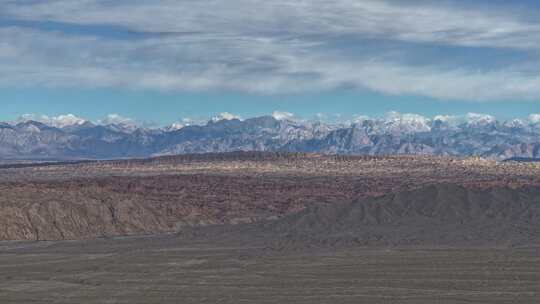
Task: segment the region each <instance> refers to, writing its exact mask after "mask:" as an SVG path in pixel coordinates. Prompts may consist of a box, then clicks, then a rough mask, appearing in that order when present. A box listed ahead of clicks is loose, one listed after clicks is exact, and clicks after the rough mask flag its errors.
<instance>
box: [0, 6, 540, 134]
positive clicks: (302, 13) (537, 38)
mask: <svg viewBox="0 0 540 304" xmlns="http://www.w3.org/2000/svg"><path fill="white" fill-rule="evenodd" d="M539 13H540V5H539V4H538V2H537V1H511V2H510V1H499V0H497V1H422V0H421V1H408V0H399V1H388V0H387V1H381V0H363V1H358V0H336V1H322V0H311V1H301V0H300V1H289V0H275V1H262V0H260V1H259V0H255V1H253V0H251V1H248V0H229V1H207V0H201V1H188V0H184V1H173V0H163V1H150V0H135V1H128V0H117V1H110V0H78V1H73V0H44V1H34V0H16V1H15V0H6V1H2V2H1V3H0V71H1V72H0V119H1V120H9V119H15V118H16V117H17V116H20V115H22V114H25V113H37V114H45V115H49V116H54V115H59V114H64V113H74V114H77V115H79V116H83V117H87V118H89V119H94V120H97V119H99V118H101V117H104V116H105V115H107V114H110V113H119V114H121V115H123V116H128V117H132V118H134V119H137V120H139V121H145V122H154V123H158V124H164V123H170V122H173V121H176V120H180V119H182V118H186V117H191V118H201V119H202V118H208V117H210V116H213V115H215V114H217V113H220V112H230V113H234V114H238V115H240V116H242V117H249V116H255V115H262V114H267V113H271V112H273V111H276V110H279V111H287V112H293V113H295V114H297V115H298V116H301V117H305V118H310V117H313V116H315V115H316V114H317V113H324V114H327V115H328V116H329V117H330V116H332V117H334V116H335V115H337V114H341V115H343V116H344V117H349V116H352V115H370V116H381V115H383V114H384V113H385V112H388V111H393V110H395V111H399V112H413V113H418V114H422V115H426V116H433V115H436V114H454V115H455V114H464V113H467V112H480V113H488V114H492V115H495V116H498V117H501V118H513V117H526V116H528V115H529V114H531V113H538V112H540V60H539V59H540V54H539V51H540V17H539V16H540V14H539Z"/></svg>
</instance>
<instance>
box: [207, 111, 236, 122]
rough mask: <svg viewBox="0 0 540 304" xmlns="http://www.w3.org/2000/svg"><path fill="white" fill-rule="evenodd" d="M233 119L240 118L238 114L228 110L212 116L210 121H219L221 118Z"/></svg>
mask: <svg viewBox="0 0 540 304" xmlns="http://www.w3.org/2000/svg"><path fill="white" fill-rule="evenodd" d="M233 119H240V116H237V115H234V114H231V113H229V112H223V113H220V114H219V115H217V116H214V117H212V119H211V121H213V122H217V121H221V120H233Z"/></svg>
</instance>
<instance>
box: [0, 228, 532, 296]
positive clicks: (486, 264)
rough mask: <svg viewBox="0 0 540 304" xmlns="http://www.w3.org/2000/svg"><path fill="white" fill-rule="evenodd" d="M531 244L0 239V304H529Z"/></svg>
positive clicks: (164, 239)
mask: <svg viewBox="0 0 540 304" xmlns="http://www.w3.org/2000/svg"><path fill="white" fill-rule="evenodd" d="M539 296H540V248H512V249H509V248H436V247H420V248H418V247H417V248H349V249H341V250H331V251H328V250H325V249H313V248H312V249H304V250H299V251H274V250H269V249H264V248H256V247H246V246H241V247H237V246H232V247H231V246H230V245H227V244H224V243H219V242H217V243H200V242H186V241H182V240H181V239H178V238H177V237H176V236H172V235H171V236H160V237H131V238H117V239H100V240H92V241H61V242H30V243H28V242H4V243H0V302H2V303H126V304H127V303H130V304H131V303H411V304H412V303H414V304H419V303H430V304H431V303H486V304H487V303H490V304H493V303H538V297H539Z"/></svg>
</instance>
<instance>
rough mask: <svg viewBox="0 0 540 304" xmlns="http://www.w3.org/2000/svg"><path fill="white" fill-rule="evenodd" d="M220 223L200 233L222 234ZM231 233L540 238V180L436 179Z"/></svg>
mask: <svg viewBox="0 0 540 304" xmlns="http://www.w3.org/2000/svg"><path fill="white" fill-rule="evenodd" d="M219 229H220V228H219V227H212V228H211V229H208V230H206V231H204V232H203V231H201V232H199V233H202V234H203V235H206V236H211V235H213V234H216V235H219ZM203 230H204V229H203ZM225 230H227V229H225ZM223 234H224V235H225V237H227V235H229V237H231V238H238V239H240V238H242V237H243V238H244V239H245V240H253V239H256V240H263V239H266V240H272V245H273V246H275V245H276V244H277V246H278V247H279V246H297V245H299V246H319V245H328V246H342V245H448V246H452V245H461V244H475V245H513V244H533V243H540V188H534V187H524V188H518V189H512V188H507V187H504V188H492V189H470V188H465V187H461V186H456V185H449V184H445V185H434V186H429V187H426V188H423V189H419V190H415V191H409V192H401V193H396V194H389V195H386V196H383V197H378V198H369V199H365V200H362V201H359V202H354V203H339V204H319V205H317V206H312V207H310V208H308V209H306V210H304V211H301V212H299V213H297V214H293V215H289V216H286V217H283V218H281V219H279V220H277V221H269V222H264V223H257V224H251V225H244V226H243V227H237V228H233V229H230V228H229V231H227V232H223ZM232 235H235V236H234V237H233V236H232Z"/></svg>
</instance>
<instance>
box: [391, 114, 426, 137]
mask: <svg viewBox="0 0 540 304" xmlns="http://www.w3.org/2000/svg"><path fill="white" fill-rule="evenodd" d="M384 122H385V126H386V131H389V132H404V133H416V132H429V131H430V130H431V126H430V123H431V121H430V119H429V118H427V117H424V116H422V115H418V114H411V113H398V112H395V111H392V112H388V113H387V114H386V115H385V118H384Z"/></svg>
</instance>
